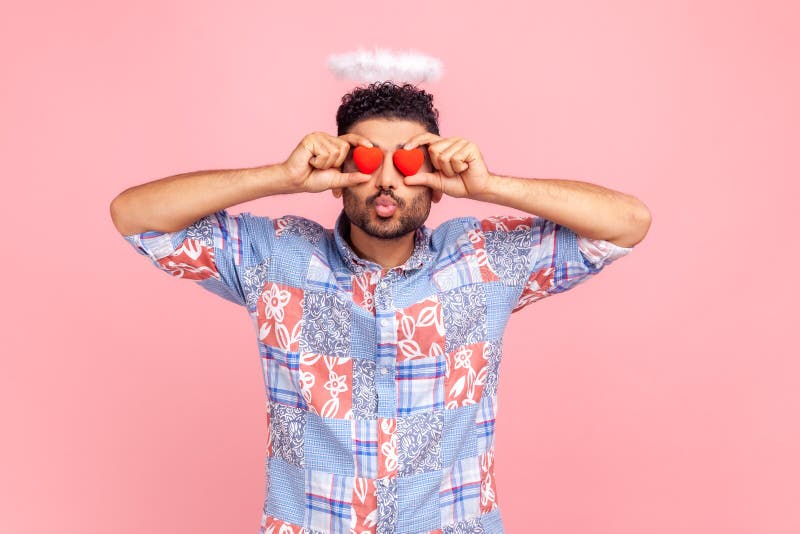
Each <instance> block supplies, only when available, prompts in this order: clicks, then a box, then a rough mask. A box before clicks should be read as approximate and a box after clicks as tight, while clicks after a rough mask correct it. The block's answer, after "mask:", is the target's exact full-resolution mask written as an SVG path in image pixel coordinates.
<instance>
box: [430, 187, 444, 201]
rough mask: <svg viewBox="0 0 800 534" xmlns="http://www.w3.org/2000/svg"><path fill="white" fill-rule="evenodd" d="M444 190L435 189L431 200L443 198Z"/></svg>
mask: <svg viewBox="0 0 800 534" xmlns="http://www.w3.org/2000/svg"><path fill="white" fill-rule="evenodd" d="M443 194H444V192H443V191H442V190H441V189H433V194H432V195H431V200H432V201H433V202H434V204H435V203H437V202H439V201H440V200H442V195H443Z"/></svg>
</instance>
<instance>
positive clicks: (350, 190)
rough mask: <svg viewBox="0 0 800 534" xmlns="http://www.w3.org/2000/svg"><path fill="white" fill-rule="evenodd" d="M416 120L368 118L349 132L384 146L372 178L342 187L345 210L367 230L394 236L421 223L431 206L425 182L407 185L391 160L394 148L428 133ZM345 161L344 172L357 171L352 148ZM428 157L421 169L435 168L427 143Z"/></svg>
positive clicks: (354, 222) (352, 220)
mask: <svg viewBox="0 0 800 534" xmlns="http://www.w3.org/2000/svg"><path fill="white" fill-rule="evenodd" d="M426 131H427V130H426V129H425V127H424V126H423V125H422V124H420V123H418V122H416V121H409V120H399V119H365V120H362V121H360V122H357V123H356V124H354V125H353V126H352V127H351V128H350V130H349V131H348V133H355V134H359V135H362V136H364V137H366V138H367V139H369V140H370V141H371V142H372V144H373V145H374V146H377V147H379V148H380V149H381V150H383V154H384V157H383V162H382V163H381V165H380V167H378V168H377V169H375V171H373V173H372V180H370V181H368V182H364V183H361V184H358V185H356V186H353V187H346V188H343V189H342V199H343V201H344V212H345V215H346V216H347V218H348V219H349V220H350V222H351V223H352V224H354V225H356V226H357V227H358V228H360V229H361V230H363V231H364V232H365V233H366V234H368V235H370V236H372V237H377V238H380V239H395V238H398V237H401V236H403V235H406V234H407V233H409V232H413V231H414V230H416V229H417V228H419V227H421V226H422V225H423V224H424V223H425V220H426V219H427V218H428V214H429V213H430V209H431V201H435V202H438V200H439V198H440V197H441V195H439V194H437V195H436V196H435V198H434V193H433V191H432V190H431V189H430V188H429V187H427V186H423V185H412V186H407V185H405V182H404V181H403V174H402V173H401V172H400V171H399V170H397V168H396V167H395V166H394V163H393V162H392V154H394V151H395V150H399V149H402V147H403V145H404V144H405V143H406V142H407V141H409V140H410V139H411V138H412V137H413V136H415V135H417V134H421V133H425V132H426ZM354 149H355V147H352V148H351V149H350V154H348V156H347V159H345V161H344V163H343V164H342V172H357V171H358V168H357V167H356V165H355V163H354V162H353V150H354ZM422 149H423V151H424V152H425V161H424V163H423V164H422V168H421V169H420V172H433V166H432V165H431V162H430V156H429V155H428V150H427V146H425V145H423V146H422Z"/></svg>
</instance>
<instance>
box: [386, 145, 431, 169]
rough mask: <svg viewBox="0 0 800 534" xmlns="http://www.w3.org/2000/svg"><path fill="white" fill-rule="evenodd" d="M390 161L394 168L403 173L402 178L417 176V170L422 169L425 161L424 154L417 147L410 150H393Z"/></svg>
mask: <svg viewBox="0 0 800 534" xmlns="http://www.w3.org/2000/svg"><path fill="white" fill-rule="evenodd" d="M392 160H393V161H394V165H395V167H397V168H398V169H399V170H400V172H402V173H403V176H411V175H412V174H417V171H419V168H420V167H422V163H423V162H424V161H425V154H424V153H423V152H422V149H421V148H419V147H417V148H412V149H411V150H405V149H403V148H401V149H399V150H395V152H394V155H392Z"/></svg>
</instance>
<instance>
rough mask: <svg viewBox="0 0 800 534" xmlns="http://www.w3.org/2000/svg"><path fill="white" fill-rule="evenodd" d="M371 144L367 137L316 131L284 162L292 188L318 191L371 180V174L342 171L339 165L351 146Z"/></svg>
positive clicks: (306, 137)
mask: <svg viewBox="0 0 800 534" xmlns="http://www.w3.org/2000/svg"><path fill="white" fill-rule="evenodd" d="M358 145H362V146H365V147H371V146H372V143H371V142H370V141H369V139H367V138H366V137H363V136H360V135H358V134H354V133H348V134H344V135H340V136H339V137H334V136H332V135H330V134H327V133H325V132H313V133H310V134H308V135H306V136H305V137H303V140H302V141H300V144H298V145H297V147H296V148H295V149H294V151H293V152H292V153H291V154H290V155H289V158H288V159H287V160H286V161H285V162H283V163H282V164H281V165H282V166H283V168H284V170H285V171H286V174H287V177H288V179H289V180H290V181H291V184H292V186H293V188H295V189H296V190H297V191H298V192H301V191H302V192H307V193H319V192H320V191H325V190H326V189H333V188H339V187H349V186H353V185H357V184H360V183H363V182H366V181H368V180H369V179H370V178H371V176H370V175H369V174H363V173H360V172H341V170H340V168H341V166H342V164H343V163H344V160H345V159H346V158H347V154H348V153H349V152H350V148H351V146H352V147H355V146H358Z"/></svg>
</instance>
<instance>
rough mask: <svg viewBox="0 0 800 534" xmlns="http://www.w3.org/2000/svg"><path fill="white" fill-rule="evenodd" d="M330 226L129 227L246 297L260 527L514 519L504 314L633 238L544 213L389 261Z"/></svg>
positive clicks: (391, 529)
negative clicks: (499, 433)
mask: <svg viewBox="0 0 800 534" xmlns="http://www.w3.org/2000/svg"><path fill="white" fill-rule="evenodd" d="M348 229H349V227H348V225H347V220H346V218H345V217H344V214H343V213H342V214H340V216H339V218H338V219H337V221H336V224H335V226H334V228H333V229H325V228H323V227H322V226H320V225H319V224H317V223H315V222H313V221H310V220H308V219H304V218H302V217H296V216H284V217H280V218H277V219H272V218H269V217H262V216H255V215H253V214H251V213H249V212H245V213H241V214H239V215H230V214H229V213H228V212H227V211H226V210H221V211H218V212H216V213H213V214H211V215H208V216H207V217H203V218H201V219H200V220H198V221H196V222H195V223H193V224H192V225H190V226H189V227H188V228H185V229H182V230H179V231H176V232H168V233H163V232H143V233H141V234H134V235H129V236H124V238H125V239H126V240H127V241H128V242H129V243H130V244H131V245H132V246H133V247H134V248H135V249H136V251H137V252H139V253H141V254H143V255H146V256H148V257H149V258H150V260H151V261H152V262H153V264H154V265H155V266H156V267H158V268H159V269H161V270H163V271H165V272H166V273H168V274H170V275H172V276H175V277H177V278H185V279H188V280H193V281H195V282H196V283H197V284H199V285H200V286H201V287H203V288H204V289H206V290H208V291H210V292H212V293H214V294H216V295H218V296H220V297H222V298H224V299H226V300H229V301H231V302H234V303H236V304H239V305H241V306H243V307H245V308H246V310H247V312H248V314H249V316H250V319H251V321H252V324H253V326H254V329H255V332H256V336H257V339H258V349H259V355H260V357H261V364H262V369H263V376H264V384H265V391H266V397H267V413H266V414H267V419H268V434H267V435H268V438H267V458H266V467H267V488H266V496H265V500H264V507H263V511H262V522H261V528H260V532H261V533H262V534H267V533H272V532H274V533H278V532H280V533H281V534H286V533H295V534H299V533H307V534H314V533H317V534H321V533H337V534H338V533H346V534H352V533H355V534H366V533H375V534H381V533H385V534H388V533H417V534H419V533H429V534H434V533H438V534H445V533H453V534H455V533H467V532H468V533H485V534H496V533H500V532H503V523H502V519H501V517H500V509H499V507H498V505H497V486H496V481H495V478H494V468H493V459H494V432H495V418H496V415H497V385H498V373H499V366H500V362H501V360H502V357H501V355H502V339H503V330H504V328H505V324H506V322H507V320H508V317H509V315H510V314H511V313H514V312H516V311H518V310H520V309H522V308H523V307H525V306H527V305H528V304H531V303H533V302H536V301H537V300H539V299H542V298H545V297H548V296H550V295H554V294H556V293H561V292H563V291H567V290H569V289H571V288H573V287H575V286H576V285H578V284H580V283H582V282H584V281H586V280H587V279H588V278H589V277H591V276H593V275H595V274H597V273H598V272H600V271H601V270H602V269H603V268H604V267H605V266H606V265H608V264H610V263H611V262H613V261H614V260H615V259H617V258H619V257H621V256H624V255H625V254H628V253H629V252H631V251H632V250H633V249H632V248H624V247H619V246H617V245H615V244H613V243H610V242H607V241H603V240H597V239H589V238H586V237H583V236H579V235H577V234H575V233H574V232H573V231H572V230H570V229H569V228H566V227H564V226H561V225H558V224H556V223H554V222H552V221H549V220H547V219H543V218H541V217H535V216H528V217H515V216H499V217H489V218H486V219H483V220H478V219H476V218H474V217H462V218H457V219H452V220H449V221H447V222H445V223H443V224H442V225H440V226H439V227H437V228H436V229H434V230H431V229H429V228H427V227H424V226H423V227H422V228H420V229H419V230H417V231H416V232H415V246H414V251H413V253H412V255H411V257H410V258H409V259H408V260H407V261H406V262H405V263H404V264H403V265H401V266H399V267H395V268H392V269H382V268H381V267H380V266H379V265H377V264H375V263H372V262H370V261H366V260H363V259H361V258H359V257H358V256H357V255H356V254H355V253H354V252H353V250H352V249H351V247H350V246H349V245H348V242H347V232H348Z"/></svg>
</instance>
